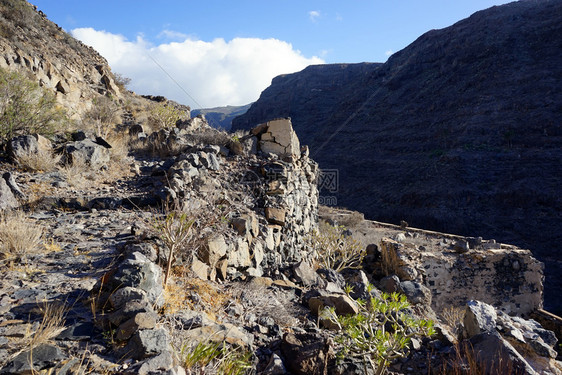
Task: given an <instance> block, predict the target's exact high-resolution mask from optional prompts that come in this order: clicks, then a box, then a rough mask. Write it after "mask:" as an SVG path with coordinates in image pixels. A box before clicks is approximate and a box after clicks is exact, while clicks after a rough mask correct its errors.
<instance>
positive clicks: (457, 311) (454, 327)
mask: <svg viewBox="0 0 562 375" xmlns="http://www.w3.org/2000/svg"><path fill="white" fill-rule="evenodd" d="M464 311H465V309H464V308H462V307H455V306H450V307H446V308H445V309H444V310H443V312H442V313H441V318H442V319H443V321H444V322H445V324H447V325H448V326H449V327H451V332H452V333H453V334H454V335H455V336H458V334H459V332H460V329H461V327H462V320H463V317H464Z"/></svg>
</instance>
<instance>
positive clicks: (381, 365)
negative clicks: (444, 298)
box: [321, 293, 435, 375]
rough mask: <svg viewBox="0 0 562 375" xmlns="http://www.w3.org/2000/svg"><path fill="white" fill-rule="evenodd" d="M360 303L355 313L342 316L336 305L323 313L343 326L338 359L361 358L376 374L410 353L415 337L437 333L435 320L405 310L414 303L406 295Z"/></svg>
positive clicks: (338, 340) (388, 296) (340, 331)
mask: <svg viewBox="0 0 562 375" xmlns="http://www.w3.org/2000/svg"><path fill="white" fill-rule="evenodd" d="M357 304H358V306H359V313H358V314H355V315H348V316H338V315H337V314H336V312H335V308H333V307H326V308H324V309H323V310H322V311H321V315H322V317H323V318H328V319H330V320H331V321H332V322H333V323H334V324H335V325H336V326H337V328H338V330H339V332H338V335H337V337H336V342H337V343H338V344H339V351H338V354H337V356H338V359H339V360H343V359H344V358H358V359H361V360H362V361H363V363H364V364H365V366H366V367H370V368H371V369H372V370H373V371H374V372H375V374H376V375H381V374H384V373H385V372H386V369H387V367H388V366H389V365H390V364H391V363H392V361H393V360H395V359H397V358H401V357H404V356H405V355H406V354H407V353H408V351H409V347H408V345H409V344H410V341H411V338H412V337H414V336H431V335H433V334H434V333H435V332H434V329H433V322H432V321H429V320H423V319H416V318H414V317H412V316H410V315H408V314H405V313H404V310H406V309H407V308H409V307H410V305H409V303H408V302H407V300H406V296H404V295H400V294H398V293H392V294H390V295H389V294H385V293H383V295H382V298H380V299H379V298H375V297H372V298H371V299H370V300H369V301H363V300H358V301H357Z"/></svg>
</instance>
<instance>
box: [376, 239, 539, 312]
mask: <svg viewBox="0 0 562 375" xmlns="http://www.w3.org/2000/svg"><path fill="white" fill-rule="evenodd" d="M460 242H462V244H464V246H461V243H460ZM460 242H459V241H456V242H454V243H441V244H440V245H437V246H435V245H430V246H428V245H427V244H426V245H418V246H416V245H414V244H411V243H407V241H405V240H402V242H398V241H395V240H392V239H388V238H386V239H383V240H382V241H381V244H380V245H381V246H380V249H381V253H382V258H383V264H384V267H385V268H386V272H387V273H388V274H396V275H397V276H398V277H399V278H400V279H401V280H413V281H418V282H420V283H423V284H424V285H425V286H426V287H427V288H429V289H430V290H431V292H432V307H433V308H434V309H435V310H436V311H442V310H443V309H444V308H446V307H449V306H463V305H464V304H465V303H466V302H467V300H470V299H477V300H479V301H483V302H486V303H488V304H491V305H493V306H494V307H496V308H499V309H501V310H503V311H505V312H506V313H508V314H516V315H527V314H529V313H531V312H533V311H535V310H537V309H539V308H542V301H543V284H542V283H543V264H542V263H541V262H539V261H538V260H536V259H535V258H534V257H533V256H532V254H531V252H530V251H529V250H523V249H519V248H517V247H515V246H509V245H499V244H495V243H491V242H485V243H483V244H482V245H480V246H478V247H476V248H470V244H468V242H466V241H460ZM463 248H464V249H466V251H464V250H462V249H463Z"/></svg>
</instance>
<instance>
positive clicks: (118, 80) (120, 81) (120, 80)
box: [113, 73, 131, 90]
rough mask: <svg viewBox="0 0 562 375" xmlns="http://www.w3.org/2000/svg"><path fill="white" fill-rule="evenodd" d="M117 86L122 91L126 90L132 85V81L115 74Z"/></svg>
mask: <svg viewBox="0 0 562 375" xmlns="http://www.w3.org/2000/svg"><path fill="white" fill-rule="evenodd" d="M113 77H114V78H115V84H116V85H117V86H118V87H119V88H120V89H121V90H126V89H127V86H129V85H130V84H131V79H130V78H129V77H126V76H124V75H122V74H119V73H113Z"/></svg>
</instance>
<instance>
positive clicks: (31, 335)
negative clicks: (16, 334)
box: [24, 302, 67, 349]
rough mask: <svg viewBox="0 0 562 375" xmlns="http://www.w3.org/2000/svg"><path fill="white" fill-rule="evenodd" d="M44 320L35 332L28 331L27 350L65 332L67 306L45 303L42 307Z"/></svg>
mask: <svg viewBox="0 0 562 375" xmlns="http://www.w3.org/2000/svg"><path fill="white" fill-rule="evenodd" d="M40 311H41V315H42V319H41V322H40V323H39V326H38V327H37V329H35V330H34V331H28V332H26V334H25V338H24V340H25V341H27V345H26V349H33V348H35V347H37V346H39V345H41V344H44V343H47V342H49V340H51V339H53V338H55V337H56V336H57V335H58V334H60V333H61V332H62V331H63V330H64V328H65V327H64V321H65V315H66V312H67V306H65V305H64V304H59V303H54V302H50V303H49V302H45V303H44V304H43V305H42V306H41V307H40Z"/></svg>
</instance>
